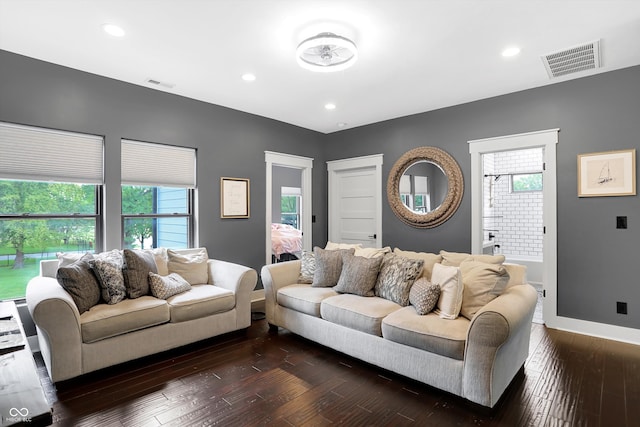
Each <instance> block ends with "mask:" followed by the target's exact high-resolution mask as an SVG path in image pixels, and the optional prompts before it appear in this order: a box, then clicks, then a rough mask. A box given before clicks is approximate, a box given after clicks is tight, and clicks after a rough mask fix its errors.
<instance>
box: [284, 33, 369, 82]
mask: <svg viewBox="0 0 640 427" xmlns="http://www.w3.org/2000/svg"><path fill="white" fill-rule="evenodd" d="M296 57H297V60H298V64H299V65H300V66H301V67H302V68H305V69H307V70H311V71H317V72H325V73H328V72H333V71H340V70H344V69H346V68H349V67H351V66H352V65H353V64H355V62H356V60H357V59H358V49H357V48H356V45H355V43H354V42H352V41H351V40H349V39H348V38H346V37H342V36H338V35H335V34H333V33H320V34H318V35H317V36H314V37H310V38H308V39H306V40H304V41H303V42H302V43H300V44H299V45H298V48H297V49H296Z"/></svg>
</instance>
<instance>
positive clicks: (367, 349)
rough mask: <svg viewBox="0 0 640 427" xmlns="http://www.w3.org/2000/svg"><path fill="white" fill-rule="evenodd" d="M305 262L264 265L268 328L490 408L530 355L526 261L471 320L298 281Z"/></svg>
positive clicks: (531, 300)
mask: <svg viewBox="0 0 640 427" xmlns="http://www.w3.org/2000/svg"><path fill="white" fill-rule="evenodd" d="M396 251H397V252H398V250H396ZM399 252H400V253H402V251H399ZM405 254H406V253H405ZM414 254H416V253H414ZM432 255H433V256H434V257H437V256H438V255H436V254H432ZM429 256H430V257H431V259H432V260H433V259H434V258H433V257H432V256H431V255H429ZM303 257H304V254H303ZM418 257H419V255H418ZM355 258H357V257H355ZM440 259H442V258H440ZM303 262H304V258H303V260H302V261H301V260H298V261H289V262H283V263H277V264H271V265H266V266H264V267H263V268H262V271H261V277H262V282H263V284H264V288H265V308H266V317H267V321H268V323H269V324H270V325H272V326H279V327H283V328H286V329H288V330H290V331H292V332H294V333H296V334H298V335H301V336H303V337H305V338H308V339H310V340H313V341H316V342H318V343H320V344H322V345H325V346H327V347H330V348H333V349H335V350H338V351H341V352H343V353H346V354H348V355H350V356H352V357H355V358H358V359H361V360H364V361H366V362H368V363H371V364H373V365H376V366H379V367H382V368H384V369H387V370H390V371H393V372H396V373H398V374H402V375H404V376H407V377H409V378H412V379H415V380H417V381H420V382H423V383H426V384H429V385H431V386H433V387H437V388H439V389H442V390H445V391H447V392H450V393H453V394H456V395H458V396H461V397H463V398H465V399H468V400H470V401H471V402H474V403H477V404H480V405H483V406H486V407H493V406H494V405H495V404H496V403H497V402H498V400H499V398H500V396H501V395H502V394H503V392H504V391H505V389H506V388H507V386H508V385H509V384H510V382H511V380H512V379H513V378H514V376H515V375H516V374H517V372H518V371H519V370H520V369H521V367H522V366H523V364H524V362H525V360H526V358H527V355H528V351H529V338H530V332H531V320H532V316H533V312H534V309H535V305H536V299H537V294H536V291H535V289H534V288H533V287H532V286H531V285H529V284H527V283H526V267H524V266H519V265H506V264H505V265H504V268H505V269H506V271H507V272H508V275H509V277H508V283H507V284H506V285H505V288H504V289H503V290H502V291H501V294H500V295H499V296H497V297H495V299H493V300H491V301H490V302H488V303H487V304H486V305H484V306H483V307H481V308H480V309H479V310H477V312H476V313H475V314H474V315H473V316H472V317H471V318H470V319H468V318H465V317H463V316H458V317H456V318H455V319H443V318H442V317H441V316H439V315H438V314H436V313H435V312H430V313H429V314H426V315H419V314H417V312H416V309H415V308H414V307H413V306H412V305H408V306H401V305H399V304H397V303H395V302H392V301H389V300H387V299H385V298H381V297H379V296H369V297H367V296H359V295H353V294H349V293H341V292H337V291H336V290H335V288H331V287H314V286H313V285H311V284H308V283H307V284H303V283H300V278H301V264H302V263H303ZM432 266H433V263H432V265H431V266H430V267H428V268H431V267H432ZM425 268H427V264H426V263H425ZM303 270H304V269H303ZM343 272H344V270H343ZM303 273H304V272H303ZM307 274H308V273H307ZM303 275H304V274H303ZM425 277H426V276H425Z"/></svg>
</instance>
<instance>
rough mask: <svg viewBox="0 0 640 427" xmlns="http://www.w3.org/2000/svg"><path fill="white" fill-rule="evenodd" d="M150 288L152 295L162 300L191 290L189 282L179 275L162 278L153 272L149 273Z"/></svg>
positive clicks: (171, 274)
mask: <svg viewBox="0 0 640 427" xmlns="http://www.w3.org/2000/svg"><path fill="white" fill-rule="evenodd" d="M149 287H150V288H151V295H153V296H154V297H156V298H160V299H167V298H169V297H172V296H174V295H176V294H179V293H180V292H184V291H188V290H189V289H191V285H190V284H189V282H187V281H186V280H184V279H183V278H182V276H180V275H179V274H178V273H170V274H169V275H168V276H160V275H159V274H156V273H154V272H152V271H150V272H149Z"/></svg>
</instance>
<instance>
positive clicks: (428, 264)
mask: <svg viewBox="0 0 640 427" xmlns="http://www.w3.org/2000/svg"><path fill="white" fill-rule="evenodd" d="M393 253H394V254H396V255H400V256H403V257H405V258H409V259H421V260H423V261H424V264H423V265H422V274H421V275H420V277H425V278H426V279H427V280H431V272H432V271H433V266H434V265H435V264H437V263H439V262H441V261H442V255H440V254H432V253H428V252H413V251H403V250H400V249H398V248H395V249H394V250H393Z"/></svg>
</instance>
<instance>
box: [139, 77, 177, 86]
mask: <svg viewBox="0 0 640 427" xmlns="http://www.w3.org/2000/svg"><path fill="white" fill-rule="evenodd" d="M145 83H148V84H150V85H153V86H162V87H164V88H167V89H172V88H173V87H174V86H175V84H173V83H165V82H161V81H160V80H156V79H151V78H149V79H146V80H145Z"/></svg>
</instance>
